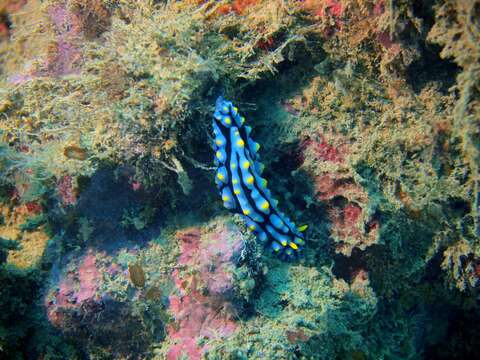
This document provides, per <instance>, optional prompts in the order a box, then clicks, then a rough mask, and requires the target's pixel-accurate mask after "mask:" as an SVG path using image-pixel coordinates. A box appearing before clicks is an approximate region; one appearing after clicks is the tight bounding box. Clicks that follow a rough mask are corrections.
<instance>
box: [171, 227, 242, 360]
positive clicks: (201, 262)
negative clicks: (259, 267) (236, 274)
mask: <svg viewBox="0 0 480 360" xmlns="http://www.w3.org/2000/svg"><path fill="white" fill-rule="evenodd" d="M177 239H178V240H179V242H180V249H181V254H180V256H179V258H178V268H177V269H175V270H174V271H173V274H172V276H173V280H174V282H175V285H176V289H177V293H178V295H171V296H170V311H171V313H172V314H173V316H174V319H175V322H174V324H172V325H170V326H169V327H168V328H167V331H168V335H169V337H170V339H171V340H173V342H174V344H173V345H171V346H170V348H169V350H168V353H167V359H168V360H175V359H181V358H182V356H187V357H188V359H190V360H195V359H200V358H201V357H202V354H203V353H204V352H205V351H206V350H207V349H208V345H199V343H198V341H199V340H201V339H204V340H216V339H221V338H225V337H228V336H230V335H231V334H232V333H233V332H234V331H235V329H236V327H237V325H236V323H235V321H234V317H235V310H234V306H233V304H232V303H231V301H230V300H229V299H230V295H231V290H232V288H233V277H232V274H231V269H232V267H233V266H234V263H233V261H234V258H235V256H237V255H238V254H239V252H240V251H241V249H242V248H243V240H242V237H241V235H240V233H239V232H238V231H235V230H233V229H232V228H230V227H229V226H227V225H222V226H218V227H217V228H216V230H215V231H212V232H208V233H202V230H201V229H200V228H190V229H187V230H185V231H181V232H178V233H177ZM183 269H188V274H182V270H183Z"/></svg>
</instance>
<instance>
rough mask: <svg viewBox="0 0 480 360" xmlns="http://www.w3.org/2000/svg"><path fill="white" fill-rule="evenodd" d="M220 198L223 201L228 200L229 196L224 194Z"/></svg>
mask: <svg viewBox="0 0 480 360" xmlns="http://www.w3.org/2000/svg"><path fill="white" fill-rule="evenodd" d="M222 200H223V201H228V200H230V197H229V196H227V195H225V196H222Z"/></svg>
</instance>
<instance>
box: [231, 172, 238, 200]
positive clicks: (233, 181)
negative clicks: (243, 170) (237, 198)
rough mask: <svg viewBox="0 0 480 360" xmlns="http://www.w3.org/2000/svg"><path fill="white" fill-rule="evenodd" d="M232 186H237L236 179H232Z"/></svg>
mask: <svg viewBox="0 0 480 360" xmlns="http://www.w3.org/2000/svg"><path fill="white" fill-rule="evenodd" d="M232 169H233V167H232ZM232 184H233V185H237V184H238V180H237V179H233V180H232ZM235 194H236V193H235Z"/></svg>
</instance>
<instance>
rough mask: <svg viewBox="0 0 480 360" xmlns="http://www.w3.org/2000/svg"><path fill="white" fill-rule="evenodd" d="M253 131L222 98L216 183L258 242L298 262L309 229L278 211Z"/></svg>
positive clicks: (215, 123)
mask: <svg viewBox="0 0 480 360" xmlns="http://www.w3.org/2000/svg"><path fill="white" fill-rule="evenodd" d="M251 130H252V129H251V128H250V127H249V126H246V125H245V118H244V117H243V116H241V115H240V114H239V112H238V109H237V108H236V107H235V106H234V105H233V104H232V103H231V102H230V101H226V100H224V99H223V98H222V97H219V98H218V99H217V103H216V107H215V113H214V114H213V133H214V135H215V140H214V149H215V166H216V167H217V170H216V175H215V183H216V184H217V187H218V189H219V192H220V195H221V197H222V200H223V205H224V206H225V207H226V208H227V209H229V210H230V211H231V212H233V213H238V214H241V215H242V217H243V219H244V220H245V223H246V225H247V227H248V228H249V229H250V230H252V231H253V232H254V234H255V235H256V237H257V239H258V240H259V241H260V242H261V243H262V244H264V246H266V247H269V248H270V249H272V251H273V252H274V253H276V254H278V255H279V256H280V257H281V258H282V259H286V260H289V259H295V258H298V256H300V254H301V253H302V249H303V246H304V244H305V237H304V235H303V234H302V231H304V230H305V229H306V228H307V226H306V225H304V226H301V227H299V228H297V227H296V226H295V224H294V223H293V222H292V221H290V219H289V218H288V217H286V216H285V214H283V213H282V212H281V211H279V209H278V205H277V204H278V201H276V200H275V199H273V198H272V195H271V192H270V190H269V189H268V188H267V180H266V179H265V178H263V177H262V176H261V175H262V172H263V164H262V163H260V156H259V154H258V149H259V148H260V145H259V144H258V143H257V142H255V141H254V140H253V139H252V138H251V137H250V132H251Z"/></svg>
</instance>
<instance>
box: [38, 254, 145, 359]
mask: <svg viewBox="0 0 480 360" xmlns="http://www.w3.org/2000/svg"><path fill="white" fill-rule="evenodd" d="M98 258H103V259H105V253H99V252H96V251H94V250H92V249H91V250H89V251H88V252H87V253H86V254H85V255H83V256H81V257H80V258H79V259H78V261H76V260H72V261H71V262H70V263H69V264H68V266H67V269H68V270H67V272H66V273H65V274H64V275H63V276H61V277H60V279H59V282H58V283H57V284H55V285H54V286H53V287H52V288H51V289H50V291H49V292H48V294H47V295H46V296H45V299H44V306H45V311H46V314H47V317H48V320H49V322H50V323H51V324H52V325H53V326H54V327H55V328H57V329H59V330H61V332H62V333H63V334H64V335H65V336H66V338H67V339H70V340H71V341H73V342H74V343H76V344H78V345H79V346H80V347H81V348H82V349H83V351H86V352H89V353H102V352H103V353H108V354H110V355H111V356H112V357H114V358H122V357H130V356H131V354H143V353H145V352H146V350H147V347H148V343H149V339H151V334H150V333H149V332H148V331H147V329H146V328H145V324H144V323H143V321H142V319H141V317H139V316H138V314H135V312H134V310H133V305H132V302H130V301H129V300H127V299H125V300H123V301H120V300H116V299H115V298H114V297H112V296H111V295H110V294H109V293H108V292H107V293H106V292H104V289H105V284H104V273H105V272H108V273H109V274H110V275H112V274H113V275H116V276H124V277H125V281H126V278H127V275H126V274H125V275H123V274H120V273H119V272H118V270H116V268H117V267H118V266H117V265H114V264H110V265H109V266H107V267H106V266H105V261H104V260H103V261H102V263H99V262H98ZM102 288H103V290H102Z"/></svg>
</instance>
